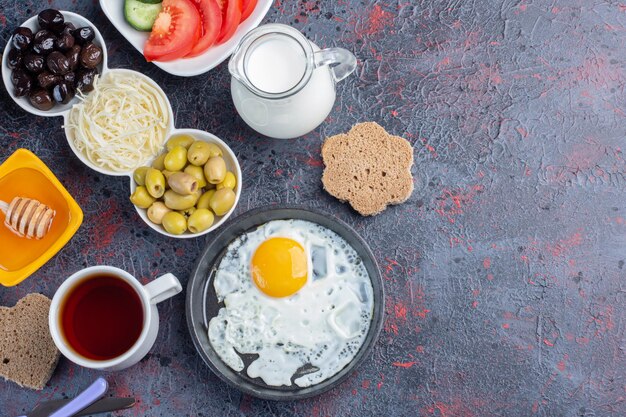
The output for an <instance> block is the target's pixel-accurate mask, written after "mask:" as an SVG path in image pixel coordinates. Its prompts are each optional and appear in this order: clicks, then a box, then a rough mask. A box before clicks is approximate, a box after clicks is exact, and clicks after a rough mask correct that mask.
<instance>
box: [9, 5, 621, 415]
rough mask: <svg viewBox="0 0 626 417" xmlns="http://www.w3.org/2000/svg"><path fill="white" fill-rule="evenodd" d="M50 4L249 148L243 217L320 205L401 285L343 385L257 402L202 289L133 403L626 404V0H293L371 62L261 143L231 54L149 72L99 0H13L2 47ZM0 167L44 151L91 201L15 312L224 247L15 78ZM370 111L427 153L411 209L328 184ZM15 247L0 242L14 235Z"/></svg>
mask: <svg viewBox="0 0 626 417" xmlns="http://www.w3.org/2000/svg"><path fill="white" fill-rule="evenodd" d="M48 5H51V6H53V7H57V8H61V9H68V10H72V11H76V12H79V13H82V14H84V15H85V16H86V17H88V18H89V19H91V20H92V21H93V22H95V23H96V24H97V26H98V27H99V28H100V30H101V31H102V33H103V35H104V37H105V39H106V41H107V42H108V51H109V63H110V66H111V67H123V68H133V69H136V70H139V71H142V72H144V73H146V74H148V75H149V76H151V77H153V78H154V79H155V80H156V81H157V82H158V83H159V84H160V85H161V86H162V87H163V88H164V90H165V91H166V93H168V95H169V97H170V100H171V101H172V104H173V107H174V111H175V113H176V125H177V126H179V127H194V128H199V129H204V130H208V131H210V132H213V133H215V134H217V135H218V136H220V137H221V138H223V139H225V140H226V141H227V142H228V143H229V144H230V145H231V147H232V148H233V149H234V150H235V152H236V153H237V154H238V156H239V158H240V161H241V166H242V169H243V173H244V174H243V175H244V177H245V184H244V190H243V194H242V198H241V202H240V204H239V206H238V207H237V212H238V213H242V212H244V211H246V210H248V209H250V208H253V207H258V206H262V205H265V204H269V203H275V202H282V203H298V204H302V205H305V206H313V207H317V208H319V209H322V210H326V211H328V212H329V213H333V214H334V215H335V216H337V217H339V218H341V219H343V220H345V221H347V222H348V223H350V224H351V225H352V226H353V227H354V228H355V229H356V230H357V231H358V232H359V233H360V234H361V235H362V236H363V237H364V238H365V239H366V240H367V241H368V242H369V243H370V245H371V247H372V250H373V251H374V253H375V255H376V257H377V259H378V262H379V263H380V266H381V269H382V271H383V274H384V278H385V285H386V290H387V294H388V298H387V300H386V301H387V311H386V312H385V325H384V330H383V333H382V334H381V337H380V339H379V341H378V343H377V345H376V347H375V349H374V350H373V352H372V355H371V357H370V358H369V359H368V360H367V361H366V363H365V364H364V365H363V366H361V367H360V368H359V369H358V370H357V372H355V373H354V374H353V375H352V376H351V377H350V378H349V379H348V380H347V381H346V382H345V383H343V384H342V385H341V386H339V387H337V388H336V389H334V390H333V391H331V392H329V393H327V394H324V395H321V396H319V397H316V398H312V399H309V400H305V401H300V402H287V403H274V402H266V401H261V400H257V399H254V398H251V397H248V396H245V395H242V394H240V393H239V392H238V391H236V390H234V389H231V388H230V387H228V386H226V385H225V384H224V383H222V382H221V381H220V380H219V379H218V378H217V377H216V376H214V375H213V374H212V373H211V372H210V371H209V370H208V368H207V367H206V366H204V364H203V363H202V361H201V360H200V358H199V356H197V354H196V353H195V351H194V348H193V346H192V343H191V340H190V338H189V335H188V333H187V327H186V323H185V319H184V314H183V312H184V296H183V295H179V296H177V297H175V298H174V299H172V300H169V301H167V302H165V303H163V304H162V305H160V307H159V309H160V312H161V318H162V325H161V329H160V334H159V337H158V340H157V343H156V345H155V347H154V349H153V350H152V352H151V354H150V355H149V356H148V357H147V358H146V359H144V360H143V361H142V362H141V363H140V364H138V365H137V366H135V367H133V368H131V369H128V370H125V371H122V372H116V373H111V374H107V375H106V376H107V379H108V380H109V382H110V385H111V389H110V393H111V394H112V395H132V396H135V397H136V398H137V400H138V405H137V406H136V407H135V408H134V409H132V410H130V411H127V412H123V413H118V414H115V415H120V416H121V415H123V416H198V417H199V416H206V417H209V416H311V417H323V416H345V415H353V416H370V415H377V416H378V415H389V416H420V417H489V416H510V417H516V416H546V417H558V416H563V417H592V416H597V417H605V416H606V417H608V416H615V417H621V416H624V415H626V404H625V397H626V379H625V378H626V359H625V353H624V349H625V348H626V344H625V340H624V328H625V325H626V323H625V315H624V305H625V303H624V302H625V294H626V290H625V285H626V284H625V282H626V280H625V278H626V269H624V262H625V259H626V220H625V219H626V162H625V160H624V157H625V156H624V150H623V147H624V146H625V143H626V118H625V116H626V113H625V111H626V104H625V103H626V100H625V99H626V96H625V94H624V84H625V82H626V71H625V59H626V50H625V49H624V44H625V42H624V40H625V36H626V3H625V2H623V1H619V0H606V1H600V0H536V1H530V0H528V1H525V0H521V1H520V0H491V1H488V0H474V1H469V0H467V1H458V0H423V1H415V0H413V1H408V0H407V1H389V0H384V1H375V0H364V1H356V0H339V1H306V2H303V1H292V2H289V1H284V0H277V1H276V2H275V4H274V7H273V8H272V9H271V11H270V13H269V14H268V16H267V18H266V21H267V22H272V21H277V22H282V23H287V24H291V25H293V26H295V27H296V28H298V29H300V30H302V31H303V32H304V33H305V34H306V35H307V36H308V37H310V38H311V39H312V40H314V41H315V42H316V43H318V44H319V45H320V46H343V47H346V48H349V49H351V50H353V51H354V53H355V54H356V55H357V57H358V59H359V65H358V69H357V71H356V73H355V74H354V75H352V76H351V77H350V78H348V79H347V80H346V81H344V82H343V83H341V84H340V85H339V87H338V99H337V103H336V107H335V110H334V111H333V113H332V115H331V116H330V117H329V119H328V120H327V121H326V123H325V124H323V125H322V126H321V127H320V128H318V129H317V130H316V131H315V132H313V133H311V134H309V135H307V136H306V137H303V138H301V139H299V140H296V141H288V142H283V141H277V140H270V139H267V138H262V137H259V136H258V135H257V134H255V133H254V132H252V131H251V130H249V129H248V128H247V127H246V126H245V125H244V124H243V122H242V121H241V119H239V118H238V117H237V115H236V112H235V110H234V108H233V105H232V103H231V100H230V94H229V79H230V78H229V75H228V72H227V69H226V65H225V64H222V65H221V66H220V67H218V68H217V69H215V70H213V71H211V72H210V73H208V74H205V75H201V76H198V77H194V78H190V79H183V78H176V77H173V76H170V75H168V74H166V73H164V72H162V71H161V70H159V69H158V68H156V67H155V66H153V65H151V64H147V63H146V62H145V61H144V60H143V58H142V56H141V55H140V54H139V53H137V52H136V51H135V50H134V49H133V48H132V47H131V46H130V45H129V44H128V43H127V42H126V41H125V40H124V39H123V38H122V37H121V36H120V35H119V34H118V33H117V32H116V30H115V29H114V28H113V27H112V25H111V24H110V23H109V22H108V21H107V19H106V18H105V17H104V15H103V14H102V12H101V11H100V10H99V7H98V5H97V3H96V2H95V1H90V2H77V1H76V2H70V1H54V0H52V1H49V2H48V1H45V2H33V1H24V2H13V1H9V0H0V13H1V14H0V24H1V25H2V30H1V32H0V43H1V44H3V45H4V44H6V41H7V40H8V38H9V36H10V33H11V31H12V29H13V28H14V27H15V26H16V25H18V24H19V23H20V22H22V21H23V20H25V19H26V18H28V17H29V16H31V15H32V14H35V13H36V12H38V11H39V10H41V9H43V8H45V7H47V6H48ZM0 98H1V103H0V108H1V109H2V117H1V119H0V120H1V121H0V138H1V140H2V148H1V150H0V159H5V158H6V157H7V156H9V155H10V154H11V153H12V152H13V151H14V150H15V149H17V148H19V147H26V148H28V149H31V150H33V151H34V152H35V153H36V154H37V155H39V156H40V157H41V158H42V159H43V160H44V161H45V162H46V163H47V164H48V165H49V166H50V167H51V169H52V170H53V171H54V172H55V173H56V174H57V175H58V177H59V178H60V179H61V181H62V182H63V183H64V184H65V185H66V187H67V188H68V189H69V191H70V192H71V193H72V194H73V195H74V196H75V197H76V199H77V201H78V202H79V204H80V205H81V207H82V208H83V210H84V212H85V222H84V224H83V226H82V227H81V229H80V230H79V232H78V233H77V235H76V236H75V237H74V238H73V239H72V241H71V242H70V244H69V245H67V246H66V247H65V248H64V249H63V250H62V251H61V252H60V253H59V254H58V255H57V256H56V257H54V258H53V259H52V260H51V261H50V262H49V263H48V264H46V265H45V266H44V267H43V268H42V269H41V270H39V271H38V272H37V273H36V274H35V275H34V276H32V277H31V278H30V279H28V280H26V281H25V282H23V283H22V284H20V285H19V286H17V287H14V288H5V289H0V304H2V305H13V304H14V303H15V302H16V301H17V300H18V299H19V298H21V297H23V296H24V295H26V294H27V293H29V292H33V291H37V292H42V293H44V294H46V295H48V296H50V297H51V296H52V295H53V294H54V291H55V289H56V288H57V287H58V286H59V284H60V283H61V282H62V281H63V279H64V278H65V277H66V276H68V275H70V274H71V273H73V272H75V271H76V270H78V269H80V268H82V267H84V266H87V265H93V264H98V263H105V264H110V265H115V266H118V267H121V268H124V269H126V270H128V271H129V272H131V273H133V274H135V275H136V276H137V277H139V278H140V279H141V280H142V281H144V282H148V281H149V280H151V279H153V278H154V277H156V276H158V275H159V274H162V273H164V272H167V271H171V272H173V273H175V274H176V275H178V276H179V277H180V278H181V281H183V283H186V280H187V276H188V274H189V273H190V270H191V267H192V265H193V263H194V261H195V259H196V257H197V256H198V254H199V252H200V251H201V250H202V248H203V247H204V245H205V244H206V242H207V241H208V240H209V239H211V237H210V236H208V237H206V238H200V239H195V240H191V241H184V242H182V241H176V240H171V239H167V238H165V237H163V236H160V235H157V234H155V233H154V232H152V231H151V230H150V229H148V228H147V227H146V226H145V225H143V224H142V223H141V221H140V219H139V217H138V216H137V215H136V213H135V211H134V209H133V208H132V206H131V204H130V203H129V201H128V199H127V196H128V184H127V181H126V180H124V179H120V178H109V177H105V176H102V175H98V174H95V173H94V172H91V171H89V169H87V168H86V167H84V166H83V165H81V163H80V162H79V161H78V160H77V159H76V158H75V157H74V156H73V154H72V153H71V151H70V149H69V147H68V145H67V144H66V142H65V139H64V136H63V131H62V129H61V120H60V119H59V120H47V119H44V118H39V117H34V116H31V115H29V114H27V113H25V112H23V111H22V110H20V109H19V108H18V107H17V106H16V105H15V104H14V103H13V102H12V101H11V99H10V98H9V96H8V95H7V94H6V92H4V91H1V92H0ZM369 120H374V121H377V122H379V123H380V124H381V125H383V126H385V127H386V128H387V130H388V131H389V132H391V133H393V134H398V135H401V136H404V137H406V138H407V139H408V140H409V141H411V143H412V144H413V146H414V149H415V167H414V176H415V185H416V187H415V192H414V193H413V195H412V197H411V198H410V199H409V201H408V202H407V203H405V204H403V205H401V206H397V207H393V208H391V209H388V210H387V211H385V212H384V213H383V214H381V215H379V216H377V217H374V218H362V217H359V216H358V215H356V214H355V213H354V212H353V211H351V210H350V209H349V208H348V207H346V206H345V205H343V204H341V203H339V202H338V201H336V200H334V199H333V198H331V197H330V196H328V195H326V194H325V193H324V192H323V190H322V189H321V183H320V177H321V173H322V163H321V161H320V156H319V151H320V144H321V142H322V140H323V138H324V137H326V136H329V135H333V134H336V133H339V132H343V131H346V130H348V129H349V128H350V126H352V125H353V124H354V123H356V122H360V121H369ZM0 244H1V242H0ZM98 375H99V373H98V372H93V371H90V370H86V369H82V368H80V367H78V366H74V365H72V364H71V363H69V362H68V361H67V360H61V362H60V364H59V366H58V368H57V370H56V372H55V374H54V376H53V378H52V379H51V380H50V382H49V384H48V386H47V387H46V388H45V389H44V390H43V391H41V392H33V391H29V390H26V389H20V388H19V387H17V386H16V385H14V384H11V383H5V382H0V409H1V414H2V415H3V416H4V415H7V416H14V415H17V414H21V413H23V412H25V411H28V410H30V409H31V408H32V407H33V406H34V405H35V404H36V403H37V402H38V401H42V400H46V399H51V398H57V397H62V396H74V395H76V394H77V393H78V392H79V391H80V390H81V389H82V388H84V387H85V386H87V385H88V384H89V383H90V382H91V381H92V380H93V379H95V377H96V376H98Z"/></svg>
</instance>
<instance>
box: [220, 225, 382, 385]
mask: <svg viewBox="0 0 626 417" xmlns="http://www.w3.org/2000/svg"><path fill="white" fill-rule="evenodd" d="M271 237H286V238H290V239H293V240H295V241H297V242H298V243H300V245H302V247H303V248H304V250H305V253H306V257H307V265H308V279H307V282H306V283H305V285H304V286H303V287H302V288H301V289H300V290H299V291H298V292H296V293H295V294H294V295H292V296H289V297H284V298H274V297H270V296H267V295H266V294H264V293H263V292H261V291H260V290H259V289H258V288H257V286H256V285H255V284H254V282H253V281H252V276H251V273H250V263H251V259H252V256H253V254H254V251H255V250H256V248H257V247H258V246H259V245H260V244H261V243H262V242H263V241H265V240H267V239H268V238H271ZM322 253H324V254H325V256H321V254H322ZM324 269H325V270H326V273H325V274H323V272H324ZM214 288H215V293H216V295H217V298H218V300H219V301H220V302H221V301H223V302H224V305H225V307H223V308H221V309H220V310H219V313H218V315H217V316H216V317H213V318H212V319H211V321H210V323H209V340H210V342H211V345H212V346H213V348H214V349H215V351H216V352H217V354H218V356H219V357H220V358H221V359H222V360H223V361H224V362H225V363H226V364H227V365H228V366H229V367H231V368H232V369H233V370H235V371H238V372H239V371H242V370H243V369H244V363H243V361H242V359H241V357H240V356H239V354H238V353H242V354H258V355H259V357H258V359H255V360H254V361H253V362H252V363H251V364H250V365H249V366H248V368H247V370H246V372H247V374H248V376H250V377H251V378H257V377H260V378H261V379H262V380H263V381H264V382H265V383H266V384H267V385H271V386H281V385H286V386H290V385H292V380H293V383H295V384H296V385H297V386H300V387H307V386H311V385H314V384H317V383H319V382H322V381H324V380H326V379H328V378H330V377H331V376H333V375H335V374H336V373H337V372H339V371H340V370H341V369H342V368H343V367H345V366H346V365H347V364H348V363H349V362H350V361H351V360H352V359H353V358H354V356H355V355H356V354H357V352H358V351H359V348H360V347H361V345H362V344H363V341H364V339H365V336H366V335H367V332H368V330H369V326H370V322H371V320H372V313H373V289H372V283H371V281H370V278H369V276H368V274H367V270H366V269H365V266H364V265H363V263H362V261H361V259H360V258H359V256H358V255H357V253H356V251H355V250H354V249H353V248H352V247H351V246H350V245H349V244H348V243H347V242H346V241H345V240H344V239H343V238H341V237H340V236H339V235H337V234H336V233H335V232H333V231H331V230H329V229H326V228H325V227H323V226H320V225H318V224H315V223H311V222H307V221H303V220H275V221H271V222H269V223H266V224H264V225H262V226H259V227H258V228H257V229H256V230H254V231H252V232H248V233H246V234H244V235H242V236H240V237H239V238H237V239H236V240H235V241H233V242H232V243H231V244H230V245H229V246H228V248H227V252H226V254H225V255H224V257H223V258H222V260H221V262H220V264H219V266H218V269H217V273H216V275H215V280H214ZM306 364H310V365H312V366H314V367H316V368H318V370H316V371H314V372H312V373H308V374H306V375H303V376H300V377H298V378H295V379H293V376H294V374H295V373H296V371H297V370H298V369H299V368H301V367H302V366H304V365H306Z"/></svg>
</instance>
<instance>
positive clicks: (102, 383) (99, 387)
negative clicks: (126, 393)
mask: <svg viewBox="0 0 626 417" xmlns="http://www.w3.org/2000/svg"><path fill="white" fill-rule="evenodd" d="M108 388H109V384H107V381H106V380H105V379H104V378H102V377H100V378H98V379H96V380H95V381H94V382H93V383H92V384H91V385H89V386H88V387H87V388H86V389H85V390H84V391H83V392H81V393H80V394H78V395H77V396H76V398H74V399H73V400H71V401H70V402H68V403H67V404H65V405H63V406H62V407H61V408H59V409H58V410H56V411H55V412H53V413H52V414H50V415H49V417H71V416H73V415H75V414H77V413H79V412H80V411H81V410H83V409H85V408H87V407H89V406H90V405H91V404H93V403H94V402H96V401H98V400H99V399H100V398H102V397H103V396H104V394H105V393H106V391H107V389H108ZM37 414H38V412H37V410H36V409H35V410H33V411H32V412H31V413H29V414H28V415H27V416H20V417H35V416H37Z"/></svg>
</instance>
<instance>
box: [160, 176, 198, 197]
mask: <svg viewBox="0 0 626 417" xmlns="http://www.w3.org/2000/svg"><path fill="white" fill-rule="evenodd" d="M167 183H168V184H169V185H170V188H171V189H172V190H174V191H176V192H177V193H178V194H182V195H189V194H193V193H195V192H196V191H198V189H199V188H200V187H198V181H196V179H195V178H194V177H192V176H191V175H189V174H185V173H184V172H175V173H173V174H172V175H170V176H169V177H168V178H167Z"/></svg>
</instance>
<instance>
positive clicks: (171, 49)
mask: <svg viewBox="0 0 626 417" xmlns="http://www.w3.org/2000/svg"><path fill="white" fill-rule="evenodd" d="M200 24H201V23H200V13H198V10H197V9H196V6H194V5H193V3H192V2H191V0H163V9H162V10H161V12H160V13H159V15H158V16H157V18H156V20H155V21H154V25H153V26H152V32H151V33H150V37H149V38H148V41H147V42H146V45H145V46H144V48H143V55H144V56H145V57H146V60H148V61H172V60H174V59H178V58H182V57H183V56H185V55H187V54H188V53H189V52H190V51H191V48H193V45H194V44H195V43H196V41H197V40H198V37H199V35H200V29H199V27H200Z"/></svg>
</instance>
